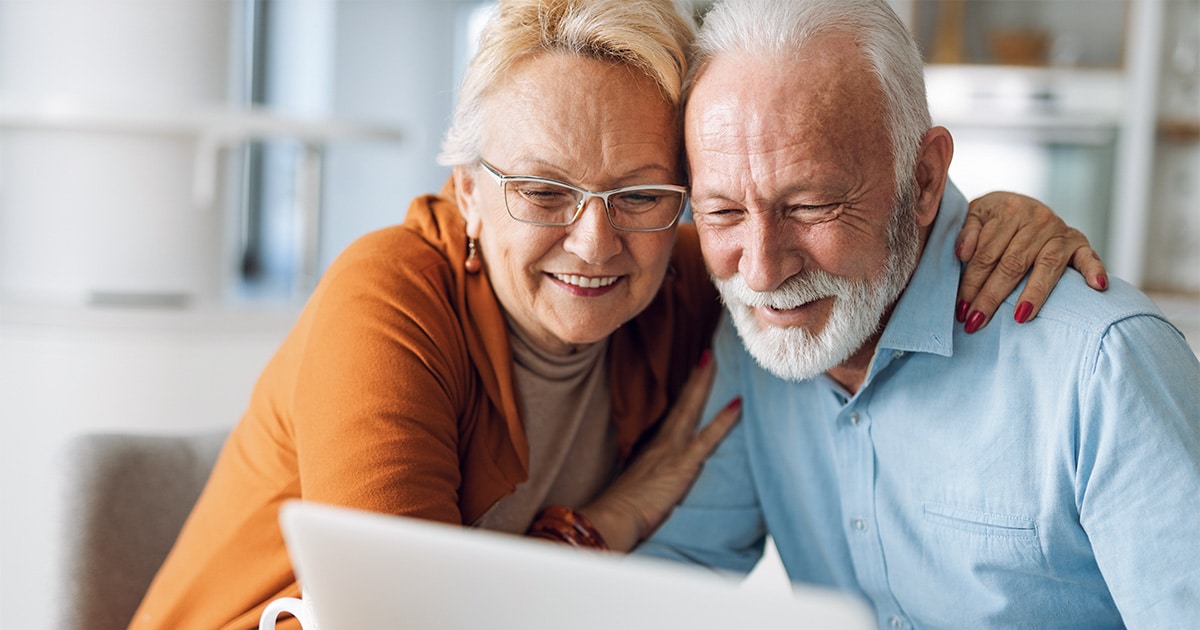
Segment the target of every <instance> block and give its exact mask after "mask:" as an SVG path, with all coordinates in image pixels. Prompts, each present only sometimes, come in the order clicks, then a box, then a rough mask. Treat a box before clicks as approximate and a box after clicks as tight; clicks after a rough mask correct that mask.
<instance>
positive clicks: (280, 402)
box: [131, 181, 720, 630]
mask: <svg viewBox="0 0 1200 630" xmlns="http://www.w3.org/2000/svg"><path fill="white" fill-rule="evenodd" d="M453 190H454V189H453V182H452V181H451V182H449V183H447V185H446V187H445V188H443V189H442V192H441V195H440V196H434V195H428V196H424V197H419V198H417V199H415V200H414V201H413V203H412V205H411V206H410V207H409V210H408V214H407V217H406V219H405V221H404V223H403V224H402V225H399V226H393V227H390V228H386V229H382V230H379V231H377V232H374V233H371V234H368V235H366V236H364V237H362V238H361V239H359V240H358V241H356V242H355V243H354V244H352V245H351V246H350V247H348V248H347V249H346V251H345V252H343V253H342V255H341V256H339V257H338V259H337V260H336V261H335V262H334V263H333V264H332V265H331V266H330V268H329V269H328V271H327V272H326V273H325V274H324V276H323V277H322V279H321V282H320V284H319V286H318V287H317V289H316V291H314V293H313V295H312V297H311V298H310V300H309V302H308V304H307V305H306V306H305V308H304V311H303V312H302V313H301V315H300V318H299V320H298V321H297V323H296V325H295V327H294V328H293V330H292V331H291V333H290V334H289V335H288V337H287V339H286V340H285V341H284V342H283V344H282V346H281V347H280V348H279V350H278V351H277V352H276V354H275V356H274V357H273V358H272V359H271V361H270V362H269V363H268V365H267V366H266V368H265V369H264V371H263V373H262V375H261V376H260V378H259V381H258V383H257V385H256V386H255V389H254V393H253V395H252V397H251V400H250V404H249V408H248V410H247V412H246V414H245V416H244V417H243V418H242V420H241V422H240V423H239V424H238V425H237V426H236V427H235V428H234V430H233V432H232V433H231V434H230V436H229V440H228V441H227V442H226V444H225V447H224V449H223V451H222V453H221V456H220V458H219V459H218V461H217V464H216V467H215V469H214V470H213V473H212V477H211V478H210V479H209V482H208V486H207V487H206V488H205V490H204V493H203V495H202V496H201V497H200V500H199V502H198V503H197V504H196V507H195V509H194V510H193V512H192V514H191V516H190V517H189V519H188V521H187V523H186V524H185V525H184V528H183V531H182V533H181V534H180V537H179V540H178V541H177V542H176V544H175V547H174V549H173V550H172V551H171V553H170V555H169V556H168V558H167V560H166V562H165V563H164V565H163V567H162V568H161V569H160V570H159V573H158V575H157V576H156V577H155V579H154V582H153V583H152V584H151V586H150V590H149V591H148V592H147V594H146V597H145V599H144V600H143V601H142V604H141V606H140V607H139V609H138V611H137V613H136V615H135V617H134V621H133V624H132V625H131V628H172V629H180V630H182V629H187V628H196V629H202V630H212V629H214V628H255V627H257V623H258V617H259V615H260V613H261V611H262V609H263V607H264V606H265V605H266V603H267V602H269V601H271V600H273V599H275V598H277V597H284V596H291V597H298V596H299V595H300V588H299V586H298V585H297V583H296V578H295V576H294V575H293V573H292V568H291V565H290V563H289V561H288V556H287V551H286V549H285V547H284V542H283V538H282V535H281V533H280V529H279V524H278V520H277V519H278V512H279V507H280V504H281V503H283V502H284V501H286V500H288V499H295V498H303V499H305V500H312V501H319V502H325V503H332V504H338V505H345V506H349V507H354V508H360V509H366V510H373V511H378V512H384V513H390V514H403V515H409V516H415V517H420V518H427V519H431V520H436V521H443V522H447V523H464V524H470V523H473V522H474V521H475V520H476V519H477V518H479V516H480V515H482V514H483V513H484V512H485V511H486V510H487V509H488V508H489V507H490V506H491V505H493V504H494V503H496V502H497V501H499V500H500V499H502V498H503V497H504V496H506V495H507V494H509V493H510V492H511V491H512V490H513V488H514V487H515V486H516V484H518V483H520V482H522V481H524V480H525V477H526V475H527V459H528V448H527V442H526V437H525V433H524V430H523V428H522V423H521V419H520V417H518V414H517V401H516V392H515V391H514V387H513V375H512V356H511V353H510V349H509V344H508V335H507V332H506V326H505V320H504V316H503V314H502V311H501V308H500V305H499V303H498V302H497V300H496V298H495V295H494V293H493V291H492V288H491V285H490V283H489V282H488V279H487V277H486V274H475V275H468V274H466V273H465V272H464V270H463V261H464V260H465V258H466V232H465V230H466V227H465V224H464V222H463V219H462V217H461V216H460V215H459V212H458V209H457V207H456V206H455V204H454V202H453ZM719 313H720V304H719V302H718V300H717V296H716V292H715V290H714V289H713V287H712V285H711V283H710V282H709V279H708V275H707V273H706V272H705V270H704V266H703V263H702V262H701V257H700V250H699V245H698V242H697V239H696V234H695V230H694V229H693V228H692V226H691V225H682V226H680V229H679V238H678V240H677V244H676V247H675V251H674V253H673V261H672V265H671V269H670V270H669V271H668V273H667V279H666V281H665V282H664V285H663V288H662V289H661V291H660V292H659V295H658V296H657V297H656V298H655V300H654V301H653V302H652V303H651V305H650V306H649V307H648V308H647V309H646V310H645V311H644V312H643V313H641V314H640V315H639V316H638V317H636V318H635V319H633V320H632V321H630V322H628V323H626V324H625V325H623V326H621V327H620V328H619V329H618V330H617V331H616V332H615V333H614V334H613V337H612V340H611V342H610V349H609V355H608V361H609V371H610V382H611V383H612V396H613V401H612V402H613V404H612V413H613V422H614V423H615V425H616V429H617V436H618V444H619V446H620V449H621V452H622V454H623V455H625V456H628V455H629V454H630V452H631V451H632V450H633V448H634V446H635V444H636V443H637V441H638V439H639V438H640V437H641V436H642V435H643V433H645V432H646V430H647V429H648V428H650V427H652V426H654V424H655V423H656V422H657V421H658V420H659V419H660V418H662V417H663V416H664V415H665V414H666V412H667V410H668V409H669V406H670V404H671V403H672V402H673V401H674V399H675V397H676V395H677V394H678V392H679V390H680V388H681V387H682V385H683V382H684V380H685V379H686V377H687V375H688V372H689V370H690V368H691V367H692V366H693V365H695V364H696V363H697V361H698V360H699V357H700V354H701V353H702V352H703V350H704V349H705V348H706V347H708V344H709V341H710V337H711V334H712V331H713V329H714V327H715V325H716V320H717V317H718V315H719ZM294 623H295V622H294V620H291V619H289V620H287V621H286V622H285V621H281V627H289V624H294ZM290 627H297V626H295V625H291V626H290Z"/></svg>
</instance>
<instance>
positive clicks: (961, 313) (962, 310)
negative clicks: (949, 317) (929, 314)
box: [942, 300, 971, 324]
mask: <svg viewBox="0 0 1200 630" xmlns="http://www.w3.org/2000/svg"><path fill="white" fill-rule="evenodd" d="M969 308H971V303H970V302H968V301H966V300H961V301H959V303H958V308H956V309H954V319H957V320H958V323H960V324H961V323H963V322H965V321H967V309H969ZM942 312H945V311H942Z"/></svg>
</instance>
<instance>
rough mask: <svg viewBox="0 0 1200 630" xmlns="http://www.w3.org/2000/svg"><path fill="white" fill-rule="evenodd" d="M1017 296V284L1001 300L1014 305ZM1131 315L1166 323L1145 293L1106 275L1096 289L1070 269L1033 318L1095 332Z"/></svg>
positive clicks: (1102, 330)
mask: <svg viewBox="0 0 1200 630" xmlns="http://www.w3.org/2000/svg"><path fill="white" fill-rule="evenodd" d="M1019 296H1020V287H1019V288H1018V289H1017V290H1015V291H1013V293H1012V294H1011V295H1010V296H1009V298H1008V300H1006V302H1005V303H1006V304H1007V305H1008V306H1010V307H1015V306H1016V303H1017V300H1018V299H1019ZM1134 317H1150V318H1154V319H1158V320H1161V321H1162V322H1164V323H1167V324H1169V322H1168V321H1167V319H1166V317H1165V316H1164V315H1163V313H1162V311H1161V310H1160V309H1159V308H1158V306H1157V305H1155V304H1154V302H1153V301H1152V300H1151V299H1150V298H1149V296H1147V295H1146V294H1145V293H1142V292H1141V291H1139V290H1138V289H1136V288H1135V287H1134V286H1133V285H1131V284H1129V283H1128V282H1125V281H1124V280H1122V279H1120V278H1116V277H1110V278H1109V286H1108V289H1107V290H1106V291H1096V290H1094V289H1092V288H1091V287H1089V286H1088V285H1087V283H1086V282H1084V279H1083V277H1082V276H1081V275H1079V273H1077V272H1075V271H1074V270H1071V269H1069V270H1067V273H1066V274H1064V275H1063V277H1062V280H1060V281H1059V283H1058V285H1057V286H1056V287H1055V288H1054V290H1053V291H1052V292H1051V293H1050V297H1049V298H1048V299H1047V300H1046V304H1045V305H1043V306H1042V308H1041V309H1040V310H1039V311H1038V314H1037V319H1039V320H1042V321H1044V322H1057V323H1059V324H1061V325H1065V326H1071V327H1077V328H1080V329H1084V330H1088V331H1091V332H1095V333H1097V334H1103V333H1104V331H1106V330H1107V329H1109V328H1110V327H1111V326H1113V325H1114V324H1117V323H1119V322H1121V321H1123V320H1127V319H1129V318H1134Z"/></svg>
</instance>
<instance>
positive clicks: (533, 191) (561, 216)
mask: <svg viewBox="0 0 1200 630" xmlns="http://www.w3.org/2000/svg"><path fill="white" fill-rule="evenodd" d="M595 196H599V197H603V195H595ZM584 197H585V193H583V192H580V191H578V190H575V189H573V188H567V187H565V186H560V185H557V184H554V183H552V182H546V181H540V180H526V179H520V178H516V179H509V180H507V181H506V182H505V186H504V200H505V203H507V204H508V211H509V213H510V214H512V216H513V218H515V219H517V220H518V221H526V222H529V223H541V224H545V225H569V224H570V223H571V222H572V221H573V220H574V219H575V214H576V212H577V211H578V209H579V207H580V204H581V203H582V202H583V200H584ZM683 200H684V194H683V193H681V192H679V191H675V190H670V189H665V188H639V189H635V190H624V191H618V192H615V193H610V194H608V195H607V199H605V201H606V205H607V207H606V210H607V212H608V216H609V220H610V221H612V224H613V225H614V226H615V227H618V228H621V229H627V230H655V229H662V228H665V227H669V226H670V225H671V224H672V223H673V222H674V221H675V219H676V217H678V215H679V211H680V209H681V208H682V207H683Z"/></svg>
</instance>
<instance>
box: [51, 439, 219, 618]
mask: <svg viewBox="0 0 1200 630" xmlns="http://www.w3.org/2000/svg"><path fill="white" fill-rule="evenodd" d="M227 435H228V433H227V432H226V431H220V432H212V433H203V434H196V435H186V436H166V435H136V434H111V433H110V434H87V435H81V436H78V437H75V438H73V439H72V440H71V441H70V442H69V443H68V445H67V450H66V462H65V472H66V485H65V488H66V496H65V497H64V498H65V503H64V504H63V508H62V509H63V512H62V525H63V527H64V530H63V531H62V535H63V538H64V540H63V544H62V549H61V553H62V558H63V567H62V570H63V573H62V574H61V575H62V576H63V579H64V582H63V584H62V586H63V592H62V595H63V599H62V600H61V601H62V608H60V610H61V611H62V617H61V618H60V619H59V620H58V621H59V623H58V624H57V627H59V628H63V629H70V630H75V629H78V630H84V629H86V630H108V629H110V628H113V629H115V628H125V627H126V626H128V625H129V621H130V619H132V618H133V613H134V611H135V610H136V609H137V606H138V604H139V603H140V602H141V599H142V596H143V595H144V594H145V592H146V589H147V587H149V585H150V581H151V580H152V579H153V578H154V574H155V573H156V572H157V571H158V568H159V566H161V565H162V562H163V560H164V559H165V558H166V556H167V553H168V552H169V551H170V549H171V546H172V545H173V544H174V543H175V538H176V537H177V536H178V535H179V530H180V528H181V527H182V526H183V522H184V520H185V519H186V518H187V515H188V513H189V512H190V511H191V509H192V505H193V504H195V502H196V499H197V498H198V497H199V496H200V491H201V490H202V489H203V488H204V484H205V482H206V481H207V480H208V476H209V473H210V472H211V471H212V467H213V463H214V462H215V461H216V458H217V454H218V453H219V452H220V449H221V446H222V444H224V442H225V438H226V436H227Z"/></svg>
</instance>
